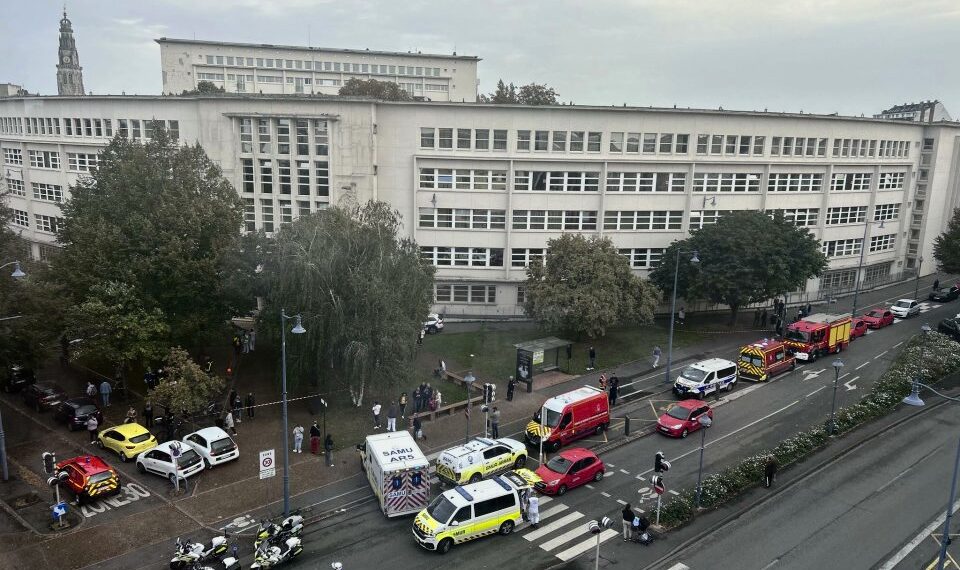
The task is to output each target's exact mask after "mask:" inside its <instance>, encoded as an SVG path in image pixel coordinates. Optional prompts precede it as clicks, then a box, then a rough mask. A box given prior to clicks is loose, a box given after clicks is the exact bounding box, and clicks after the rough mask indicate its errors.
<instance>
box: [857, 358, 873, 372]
mask: <svg viewBox="0 0 960 570" xmlns="http://www.w3.org/2000/svg"><path fill="white" fill-rule="evenodd" d="M867 364H870V361H869V360H868V361H866V362H864V363H863V364H861V365H860V366H857V367H856V368H854V370H860V369H861V368H863V367H864V366H866V365H867Z"/></svg>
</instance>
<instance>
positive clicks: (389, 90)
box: [337, 79, 411, 101]
mask: <svg viewBox="0 0 960 570" xmlns="http://www.w3.org/2000/svg"><path fill="white" fill-rule="evenodd" d="M337 93H338V94H339V95H346V96H353V97H370V98H372V99H379V100H380V101H410V100H411V97H410V94H409V93H407V92H406V91H405V90H403V89H401V88H400V86H399V85H397V84H396V83H394V82H393V81H377V80H376V79H366V80H364V79H348V80H347V82H346V83H344V84H343V87H341V88H340V91H338V92H337Z"/></svg>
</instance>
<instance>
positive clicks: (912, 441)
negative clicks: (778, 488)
mask: <svg viewBox="0 0 960 570" xmlns="http://www.w3.org/2000/svg"><path fill="white" fill-rule="evenodd" d="M920 417H921V418H922V419H918V420H917V421H913V422H907V423H905V424H903V425H901V426H899V427H898V428H896V429H893V430H891V431H889V432H888V433H886V434H884V435H883V436H882V437H878V438H876V439H874V440H871V441H870V442H868V443H867V444H865V445H863V446H861V447H859V448H858V449H856V450H855V451H853V452H851V453H850V454H848V455H847V456H846V457H844V458H843V459H842V460H840V461H837V462H836V463H835V464H833V465H832V466H830V467H829V468H827V469H824V470H823V471H821V472H819V473H817V474H816V475H815V476H813V477H810V478H808V479H805V480H803V481H800V482H797V484H795V485H792V486H791V488H790V489H788V490H784V492H782V493H779V494H778V495H777V497H776V498H775V500H770V501H766V502H764V503H763V504H762V505H760V506H758V507H755V508H753V509H751V510H750V511H748V512H747V513H746V514H744V515H741V516H740V517H739V518H738V519H736V520H735V521H734V522H733V523H731V524H730V525H727V526H726V527H724V528H723V529H721V530H718V531H716V532H713V533H711V534H709V535H707V536H705V537H704V538H703V539H702V540H701V541H700V542H699V543H698V544H696V545H695V546H693V547H691V548H690V549H689V550H687V551H686V552H683V553H681V554H680V555H678V556H676V557H675V560H674V561H671V562H668V563H667V564H666V565H665V566H664V568H678V569H679V568H689V569H690V570H701V569H708V568H743V569H761V570H765V569H770V568H776V569H777V570H789V569H797V570H801V569H803V570H806V569H809V568H849V569H858V568H863V569H867V568H873V567H874V566H875V565H877V564H881V563H883V562H884V561H886V560H887V558H888V555H889V553H890V551H891V546H892V545H898V544H899V543H900V542H901V541H902V540H903V539H904V537H905V536H912V535H913V533H914V532H915V530H916V529H920V528H922V527H925V526H927V524H928V523H929V521H930V519H932V518H933V517H934V516H935V515H936V514H938V513H939V512H941V511H942V509H943V508H944V505H945V502H946V495H947V490H948V489H949V480H950V476H951V474H952V472H953V459H954V453H955V450H956V443H957V434H958V433H960V414H958V413H957V409H956V408H955V407H952V406H949V405H945V406H942V407H940V408H938V409H937V410H935V411H931V412H930V413H927V414H924V415H923V416H920ZM677 563H682V564H683V566H676V564H677ZM910 567H911V568H917V566H910ZM904 568H906V566H905V567H904Z"/></svg>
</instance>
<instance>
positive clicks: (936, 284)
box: [933, 279, 940, 291]
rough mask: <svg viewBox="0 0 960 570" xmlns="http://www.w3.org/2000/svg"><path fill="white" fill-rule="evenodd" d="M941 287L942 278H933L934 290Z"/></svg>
mask: <svg viewBox="0 0 960 570" xmlns="http://www.w3.org/2000/svg"><path fill="white" fill-rule="evenodd" d="M939 288H940V279H934V280H933V290H934V291H936V290H937V289H939Z"/></svg>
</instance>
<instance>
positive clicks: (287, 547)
mask: <svg viewBox="0 0 960 570" xmlns="http://www.w3.org/2000/svg"><path fill="white" fill-rule="evenodd" d="M301 552H303V545H302V543H301V541H300V539H299V538H298V537H296V536H291V537H290V538H288V539H286V540H284V541H283V542H282V543H281V544H280V545H278V546H270V545H269V543H264V544H263V545H262V546H260V547H258V548H257V551H256V553H254V555H253V565H252V566H250V568H252V569H254V570H256V569H259V568H273V567H274V566H277V565H279V564H283V563H284V562H289V561H290V560H292V559H293V558H294V557H296V556H298V555H299V554H300V553H301Z"/></svg>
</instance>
